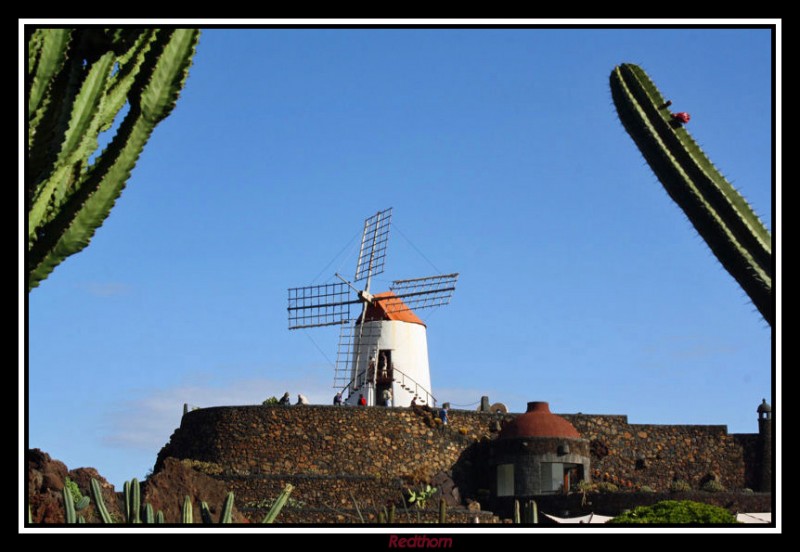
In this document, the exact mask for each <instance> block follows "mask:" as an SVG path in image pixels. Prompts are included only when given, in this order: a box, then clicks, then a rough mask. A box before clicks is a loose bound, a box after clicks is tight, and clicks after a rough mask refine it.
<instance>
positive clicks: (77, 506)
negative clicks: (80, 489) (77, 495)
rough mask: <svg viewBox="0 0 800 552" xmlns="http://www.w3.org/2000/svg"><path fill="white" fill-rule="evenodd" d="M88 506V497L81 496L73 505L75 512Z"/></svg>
mask: <svg viewBox="0 0 800 552" xmlns="http://www.w3.org/2000/svg"><path fill="white" fill-rule="evenodd" d="M88 505H89V497H88V496H82V497H81V499H80V500H78V502H76V503H75V511H77V512H80V511H81V510H83V509H84V508H86V507H87V506H88Z"/></svg>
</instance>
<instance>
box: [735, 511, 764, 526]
mask: <svg viewBox="0 0 800 552" xmlns="http://www.w3.org/2000/svg"><path fill="white" fill-rule="evenodd" d="M736 521H738V522H739V523H772V512H760V513H757V514H736Z"/></svg>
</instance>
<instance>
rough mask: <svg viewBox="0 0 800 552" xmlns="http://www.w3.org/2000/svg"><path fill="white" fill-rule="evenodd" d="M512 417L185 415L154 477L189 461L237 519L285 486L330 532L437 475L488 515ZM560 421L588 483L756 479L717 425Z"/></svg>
mask: <svg viewBox="0 0 800 552" xmlns="http://www.w3.org/2000/svg"><path fill="white" fill-rule="evenodd" d="M515 415H516V414H500V413H498V414H491V413H481V412H474V411H463V410H451V411H450V424H449V425H448V426H446V427H442V426H441V424H440V422H439V420H438V419H437V418H436V416H435V415H434V413H433V412H430V411H428V410H426V409H424V408H422V407H419V408H417V409H414V410H412V409H411V408H381V407H370V408H363V407H334V406H317V405H309V406H290V407H285V406H238V407H214V408H204V409H199V410H195V411H192V412H188V413H187V414H185V415H184V417H183V419H182V420H181V426H180V427H179V428H178V429H176V430H175V432H174V433H173V435H172V437H171V439H170V442H169V443H168V444H167V445H165V446H164V448H163V449H162V450H161V452H160V453H159V455H158V459H157V461H156V466H155V471H156V472H158V471H159V469H160V467H161V465H162V464H163V462H164V460H165V459H166V458H167V457H175V458H179V459H191V460H193V461H194V464H195V467H196V468H197V469H199V470H200V471H203V472H205V473H208V474H209V475H213V476H215V477H217V478H219V479H222V480H224V481H225V482H226V483H227V484H228V485H229V486H230V488H231V489H232V490H233V491H234V492H235V493H236V496H237V506H238V507H240V508H246V507H247V505H248V504H250V505H256V504H258V503H260V502H263V501H264V500H265V499H269V498H274V497H275V496H277V495H278V493H279V492H280V490H281V489H282V488H283V486H284V485H285V484H286V483H291V484H292V485H294V486H295V491H294V493H293V494H292V498H293V500H296V501H297V502H298V503H299V504H302V505H304V506H305V507H306V508H308V509H310V510H309V511H311V510H314V509H316V510H315V511H320V512H322V511H329V512H330V514H331V516H332V517H331V518H330V519H332V520H334V521H335V520H336V519H338V518H336V516H337V515H343V516H345V519H348V520H351V519H352V512H351V513H350V514H343V513H342V512H344V511H346V510H352V509H353V498H354V497H355V500H356V501H358V504H359V507H363V508H364V510H365V511H370V512H373V513H374V512H378V511H380V510H381V509H382V508H383V506H385V505H386V504H388V503H391V502H394V503H397V502H398V500H399V499H400V497H401V496H402V495H403V493H404V492H405V491H406V490H407V489H408V488H413V487H415V486H417V485H420V484H422V483H424V482H428V481H432V480H433V479H434V477H440V479H441V476H442V474H445V476H446V477H448V478H451V479H452V480H451V481H450V486H451V487H452V486H455V487H456V489H455V491H453V493H452V496H450V497H448V498H453V497H455V498H456V502H461V503H462V504H463V505H466V504H467V503H468V502H470V501H471V500H473V499H477V500H479V501H482V502H483V503H484V505H485V504H486V499H487V496H486V489H489V488H491V474H490V472H489V470H488V469H487V466H489V464H490V463H489V461H488V458H489V453H490V450H491V447H492V443H493V442H494V440H495V439H496V437H497V430H498V429H499V427H500V426H501V424H502V423H503V422H504V421H506V422H507V421H509V420H511V419H512V418H513V416H515ZM561 416H563V417H564V418H566V419H567V420H569V421H570V422H571V423H572V424H573V425H574V426H575V427H576V429H577V430H578V432H579V433H580V434H581V437H582V438H584V439H586V440H587V441H588V442H589V449H590V453H591V463H592V464H591V473H592V475H593V479H595V480H597V479H598V478H599V479H601V480H602V479H608V480H613V481H616V482H617V483H618V484H621V485H623V486H625V485H630V486H635V485H648V486H650V487H652V488H653V489H654V490H656V491H665V490H667V489H668V487H669V484H670V482H671V481H672V480H673V479H683V480H686V481H688V482H689V483H690V484H691V485H692V486H693V488H695V489H696V488H699V486H700V485H701V483H702V482H703V481H704V479H706V478H708V477H716V478H718V479H719V481H720V482H721V483H722V484H723V485H725V487H727V488H728V489H731V490H733V489H740V488H743V487H746V486H751V484H750V482H751V481H754V480H756V479H754V477H753V475H752V474H753V473H757V472H758V467H757V465H755V464H757V460H758V456H757V450H756V443H757V434H752V435H736V436H734V435H729V434H728V433H727V431H726V427H725V426H690V425H674V426H672V425H648V424H629V423H628V421H627V417H626V416H608V415H586V414H561ZM754 424H755V421H754ZM448 488H449V487H448ZM451 502H452V501H451ZM337 511H338V512H339V513H338V514H337V513H335V512H337ZM348 515H350V516H351V517H347V516H348Z"/></svg>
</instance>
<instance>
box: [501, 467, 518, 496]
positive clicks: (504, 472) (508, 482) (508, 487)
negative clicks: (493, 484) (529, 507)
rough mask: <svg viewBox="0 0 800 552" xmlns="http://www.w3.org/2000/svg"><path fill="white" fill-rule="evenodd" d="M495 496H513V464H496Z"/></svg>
mask: <svg viewBox="0 0 800 552" xmlns="http://www.w3.org/2000/svg"><path fill="white" fill-rule="evenodd" d="M497 496H514V464H500V465H499V466H497Z"/></svg>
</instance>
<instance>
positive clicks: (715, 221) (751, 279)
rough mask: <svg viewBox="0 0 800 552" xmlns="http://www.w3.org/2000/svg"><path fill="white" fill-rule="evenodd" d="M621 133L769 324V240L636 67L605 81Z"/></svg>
mask: <svg viewBox="0 0 800 552" xmlns="http://www.w3.org/2000/svg"><path fill="white" fill-rule="evenodd" d="M610 84H611V94H612V97H613V100H614V104H615V106H616V108H617V113H618V114H619V118H620V120H621V121H622V124H623V126H624V127H625V130H626V131H627V132H628V134H629V135H630V136H631V138H632V139H633V141H634V142H635V143H636V145H637V146H638V148H639V150H640V151H641V153H642V155H643V156H644V158H645V159H646V160H647V162H648V163H649V165H650V167H651V168H652V170H653V172H654V173H655V174H656V176H657V177H658V179H659V180H660V181H661V184H662V185H663V186H664V188H665V190H666V191H667V193H668V194H669V195H670V197H671V198H672V199H673V200H674V201H675V202H676V203H677V204H678V205H679V206H680V207H681V209H682V210H683V211H684V213H685V214H686V215H687V217H688V218H689V220H690V221H691V223H692V224H693V225H694V227H695V229H696V230H697V231H698V233H699V234H700V235H701V236H702V237H703V239H704V240H705V241H706V243H707V244H708V246H709V247H710V248H711V250H712V252H713V253H714V255H715V256H716V257H717V259H719V261H720V263H721V264H722V265H723V266H724V267H725V269H726V270H727V271H728V272H729V273H730V274H731V276H733V278H734V279H735V280H736V281H737V282H738V283H739V285H740V286H741V287H742V289H744V291H745V292H746V293H747V294H748V296H749V297H750V300H751V301H752V302H753V304H754V305H755V306H756V308H758V310H759V312H760V313H761V315H762V316H763V317H764V319H765V320H767V322H769V323H770V324H773V322H774V300H773V295H772V245H771V236H770V233H769V231H768V230H767V229H766V227H765V226H764V224H763V223H762V222H761V220H760V219H759V218H758V216H756V214H755V213H754V212H753V210H752V209H751V208H750V206H749V204H748V203H747V201H746V200H745V199H744V198H743V197H742V196H741V194H739V192H738V191H737V190H736V189H735V188H734V187H733V186H732V185H731V184H730V183H729V182H728V181H727V180H726V179H725V178H724V177H723V176H722V174H721V173H720V172H719V171H718V170H717V168H716V167H714V165H713V164H712V163H711V161H710V160H709V159H708V158H707V157H706V155H705V154H704V153H703V151H702V150H701V149H700V147H699V146H698V145H697V143H696V142H695V141H694V140H693V139H692V137H691V135H690V134H689V133H688V132H687V131H686V129H685V128H683V127H681V126H677V127H676V126H675V125H674V124H672V122H671V118H670V115H669V112H668V111H666V110H665V109H661V106H663V105H664V103H665V102H664V98H663V96H662V95H661V93H660V92H659V91H658V89H657V88H656V87H655V85H654V84H653V82H652V81H651V80H650V79H649V77H648V76H647V75H646V74H645V73H644V71H642V69H641V68H639V67H638V66H636V65H631V64H623V65H620V66H618V67H616V68H615V69H614V71H613V72H612V73H611V78H610Z"/></svg>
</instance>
